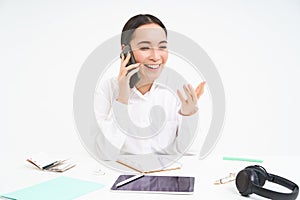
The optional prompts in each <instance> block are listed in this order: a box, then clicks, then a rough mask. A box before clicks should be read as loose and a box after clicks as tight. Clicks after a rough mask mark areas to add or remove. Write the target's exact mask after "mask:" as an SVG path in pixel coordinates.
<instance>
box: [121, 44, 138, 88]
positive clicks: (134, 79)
mask: <svg viewBox="0 0 300 200" xmlns="http://www.w3.org/2000/svg"><path fill="white" fill-rule="evenodd" d="M129 52H130V53H131V56H130V59H129V61H128V63H127V65H126V67H127V66H129V65H131V64H135V63H136V62H135V59H134V56H133V53H132V50H131V47H130V45H126V46H125V47H124V49H123V50H122V53H121V54H120V57H122V54H123V55H124V57H126V56H127V54H128V53H129ZM132 70H134V69H131V70H129V71H128V72H130V71H132ZM139 81H140V75H139V73H138V72H136V73H134V74H133V75H132V76H131V78H130V81H129V86H130V88H133V87H134V86H135V84H136V83H137V82H139Z"/></svg>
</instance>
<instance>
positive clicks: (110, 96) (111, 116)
mask: <svg viewBox="0 0 300 200" xmlns="http://www.w3.org/2000/svg"><path fill="white" fill-rule="evenodd" d="M167 44H168V41H167V30H166V28H165V26H164V25H163V23H162V22H161V21H160V20H159V19H158V18H156V17H155V16H152V15H136V16H134V17H132V18H131V19H129V20H128V22H127V23H126V24H125V26H124V28H123V30H122V35H121V49H122V51H123V53H122V54H121V64H120V69H119V74H118V76H117V78H112V79H109V80H107V81H105V82H104V83H103V84H102V85H101V86H100V87H99V90H98V91H97V92H96V94H95V101H94V107H95V115H96V119H97V122H98V124H99V126H100V128H101V130H102V132H103V134H104V137H105V139H103V137H101V136H99V137H98V138H97V141H96V144H97V148H98V150H99V154H100V155H101V158H102V159H110V158H111V157H112V155H110V154H111V153H112V152H110V151H109V149H107V148H106V147H107V146H109V145H107V144H106V142H107V141H109V142H110V144H112V145H113V146H114V147H116V148H117V149H118V150H119V152H118V154H152V153H154V154H178V153H180V154H181V153H184V152H185V151H186V150H187V147H188V146H189V144H190V142H191V139H192V138H193V136H191V134H192V133H189V130H188V129H186V128H185V129H184V130H182V129H181V128H182V127H181V123H182V121H183V120H190V122H191V124H193V123H192V122H193V117H194V116H196V115H197V114H198V107H197V102H198V99H199V98H200V96H201V95H202V94H203V92H204V85H205V82H202V83H200V84H199V85H198V87H197V88H196V89H195V90H194V88H193V87H192V86H191V85H190V84H187V85H183V90H184V93H185V97H184V96H183V94H182V93H181V92H180V91H179V90H177V96H176V94H175V93H174V92H172V91H170V89H169V88H168V86H167V85H163V84H159V83H158V82H156V80H157V79H158V78H159V77H160V76H161V74H162V72H163V71H164V68H165V64H166V62H167V60H168V47H167ZM126 49H127V50H128V49H129V51H128V53H126V52H127V51H125V50H126ZM133 77H135V78H134V80H132V79H133ZM132 83H133V84H132ZM178 89H179V88H178ZM155 106H160V107H162V108H163V109H164V115H163V114H161V113H160V114H157V113H156V115H155V116H154V117H152V118H151V117H149V116H150V115H151V112H152V108H153V107H155ZM121 110H122V111H126V112H128V115H125V114H123V113H124V112H123V113H122V112H117V113H116V112H115V111H121ZM119 122H125V126H122V127H121V126H120V124H118V123H119ZM155 122H157V123H156V124H155ZM162 122H163V124H162ZM123 124H124V123H123ZM149 124H150V126H149ZM147 126H148V128H147V129H139V128H140V127H147ZM135 127H139V128H135ZM141 130H143V131H141Z"/></svg>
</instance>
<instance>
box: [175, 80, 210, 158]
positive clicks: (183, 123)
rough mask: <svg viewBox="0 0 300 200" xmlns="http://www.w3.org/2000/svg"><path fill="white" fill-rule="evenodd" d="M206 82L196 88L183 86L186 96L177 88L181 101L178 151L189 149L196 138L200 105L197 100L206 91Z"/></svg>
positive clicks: (177, 141)
mask: <svg viewBox="0 0 300 200" xmlns="http://www.w3.org/2000/svg"><path fill="white" fill-rule="evenodd" d="M204 85H205V82H202V83H200V84H199V85H198V87H197V88H196V90H194V88H193V87H192V86H191V85H188V86H185V85H184V86H183V89H184V92H185V94H186V98H184V97H183V95H182V94H181V92H180V91H179V90H177V94H178V97H179V99H180V101H181V107H180V109H179V112H178V113H179V122H180V123H179V127H178V132H177V138H176V148H177V151H178V152H180V153H183V152H185V151H186V150H187V148H188V147H189V145H190V144H191V141H193V140H194V137H195V136H196V134H194V133H195V132H196V131H197V128H198V119H199V114H198V112H197V111H198V107H197V102H198V100H199V98H200V96H201V95H202V94H203V93H204Z"/></svg>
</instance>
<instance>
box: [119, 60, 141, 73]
mask: <svg viewBox="0 0 300 200" xmlns="http://www.w3.org/2000/svg"><path fill="white" fill-rule="evenodd" d="M139 66H140V63H136V64H132V65H129V66H128V67H125V68H124V69H121V72H120V73H121V75H123V76H127V74H128V72H129V71H130V70H132V69H134V68H138V67H139Z"/></svg>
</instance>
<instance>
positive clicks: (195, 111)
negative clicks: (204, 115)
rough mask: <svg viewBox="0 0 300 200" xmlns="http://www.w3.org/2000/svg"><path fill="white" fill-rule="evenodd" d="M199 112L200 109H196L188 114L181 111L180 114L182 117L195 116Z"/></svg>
mask: <svg viewBox="0 0 300 200" xmlns="http://www.w3.org/2000/svg"><path fill="white" fill-rule="evenodd" d="M197 111H198V107H195V109H193V110H192V111H188V112H186V111H183V110H182V109H180V110H179V112H178V113H179V114H180V115H182V116H191V115H194V114H195V113H197Z"/></svg>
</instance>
